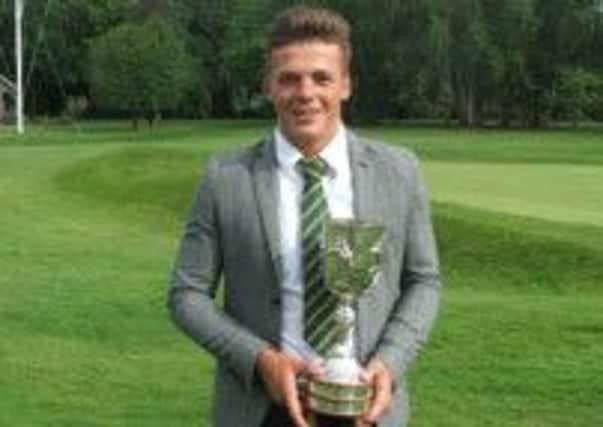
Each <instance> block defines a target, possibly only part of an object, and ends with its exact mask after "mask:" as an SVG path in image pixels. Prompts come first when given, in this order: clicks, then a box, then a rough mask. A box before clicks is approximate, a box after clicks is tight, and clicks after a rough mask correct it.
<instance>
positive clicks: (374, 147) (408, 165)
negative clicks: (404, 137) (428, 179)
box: [356, 137, 419, 173]
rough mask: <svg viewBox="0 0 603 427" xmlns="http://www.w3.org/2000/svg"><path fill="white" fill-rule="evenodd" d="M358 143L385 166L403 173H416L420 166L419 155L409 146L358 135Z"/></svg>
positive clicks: (368, 154) (369, 155)
mask: <svg viewBox="0 0 603 427" xmlns="http://www.w3.org/2000/svg"><path fill="white" fill-rule="evenodd" d="M356 144H358V146H359V147H360V148H361V150H362V151H363V152H364V153H365V155H366V156H368V157H370V158H371V159H372V160H373V161H375V162H377V163H379V164H381V165H382V166H384V167H388V168H394V169H398V170H400V171H402V172H403V173H414V171H416V170H417V169H418V167H419V159H418V157H417V155H416V154H415V153H414V152H413V151H412V150H410V149H409V148H407V147H404V146H398V145H391V144H387V143H385V142H382V141H379V140H374V139H369V138H364V137H356Z"/></svg>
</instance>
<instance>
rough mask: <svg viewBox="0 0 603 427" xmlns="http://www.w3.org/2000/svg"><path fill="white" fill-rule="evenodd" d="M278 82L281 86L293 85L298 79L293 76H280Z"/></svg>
mask: <svg viewBox="0 0 603 427" xmlns="http://www.w3.org/2000/svg"><path fill="white" fill-rule="evenodd" d="M278 80H279V82H280V83H281V84H285V85H290V84H293V83H295V82H296V81H297V80H298V79H297V76H296V75H295V74H282V75H281V76H280V77H279V79H278Z"/></svg>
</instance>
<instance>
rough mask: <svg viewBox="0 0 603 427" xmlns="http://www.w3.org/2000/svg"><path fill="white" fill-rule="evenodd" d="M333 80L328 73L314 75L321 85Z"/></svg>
mask: <svg viewBox="0 0 603 427" xmlns="http://www.w3.org/2000/svg"><path fill="white" fill-rule="evenodd" d="M331 80H333V79H332V78H331V76H330V75H328V74H326V73H316V74H315V75H314V81H315V82H316V83H318V84H321V85H324V84H328V83H330V82H331Z"/></svg>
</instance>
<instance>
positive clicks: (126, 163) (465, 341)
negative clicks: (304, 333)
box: [0, 123, 603, 427]
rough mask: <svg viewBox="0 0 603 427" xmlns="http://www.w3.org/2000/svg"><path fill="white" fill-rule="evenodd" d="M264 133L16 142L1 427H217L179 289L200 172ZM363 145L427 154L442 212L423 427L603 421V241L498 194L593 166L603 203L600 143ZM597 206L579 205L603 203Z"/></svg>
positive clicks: (432, 133) (595, 228) (68, 134)
mask: <svg viewBox="0 0 603 427" xmlns="http://www.w3.org/2000/svg"><path fill="white" fill-rule="evenodd" d="M264 132H265V124H261V123H260V124H255V125H253V126H247V125H241V124H238V123H228V124H222V123H210V124H205V123H201V124H195V123H179V124H177V125H171V124H167V125H165V126H164V127H162V128H161V129H159V130H155V131H143V132H140V133H139V134H138V135H136V134H133V133H131V132H129V131H128V130H127V129H123V125H122V124H114V123H110V124H84V125H83V126H81V127H80V128H79V129H65V128H50V129H46V130H44V129H34V132H33V133H32V134H31V135H29V136H28V137H27V138H28V139H26V140H24V141H19V142H18V143H16V139H11V140H10V141H8V140H4V141H2V142H0V171H1V173H0V200H1V201H2V211H1V212H2V213H1V215H2V220H1V221H0V236H2V239H0V269H1V270H2V272H3V274H2V275H1V276H0V324H1V325H2V327H1V328H0V366H2V375H1V376H0V425H2V426H4V425H7V426H23V427H25V426H46V425H48V426H74V425H78V426H79V425H81V426H138V425H140V426H174V427H177V426H192V425H199V421H200V420H201V422H202V425H208V419H209V412H208V410H209V409H208V408H209V401H210V397H211V375H212V372H213V364H212V362H211V358H210V357H209V356H207V355H206V354H205V353H204V352H202V351H198V350H197V349H196V348H195V346H194V345H193V344H191V343H190V342H188V340H187V339H185V338H184V337H182V336H181V335H180V334H179V333H178V332H176V331H175V330H174V328H173V327H172V325H171V324H170V322H169V320H168V316H167V312H166V310H165V308H164V296H165V289H166V285H165V283H166V278H167V275H168V272H169V269H170V264H171V261H172V258H173V255H174V252H175V248H176V245H177V241H178V238H179V233H180V231H181V227H182V221H183V219H184V218H185V216H186V211H187V206H188V203H189V199H190V194H191V192H192V190H193V188H194V185H195V182H196V179H197V176H198V174H199V172H200V169H201V168H202V165H203V164H204V162H205V161H206V160H207V158H208V156H209V155H210V154H211V153H213V152H214V151H216V150H218V149H223V148H225V147H230V146H234V145H238V144H240V143H243V142H247V141H248V140H249V139H250V138H256V137H257V136H259V135H261V134H262V133H264ZM363 133H367V134H375V133H378V134H379V135H380V136H381V137H382V138H383V139H385V140H388V141H390V142H395V143H401V144H405V145H414V147H415V148H416V149H417V151H419V152H420V153H421V155H422V157H423V158H424V159H426V160H429V161H430V162H427V163H428V164H426V172H427V174H428V178H429V180H430V182H431V188H432V192H433V193H434V194H435V195H436V198H437V199H438V200H441V201H440V202H437V203H435V204H434V206H433V210H434V221H435V226H436V230H437V235H438V240H439V244H440V248H441V255H442V265H443V273H444V278H445V282H446V289H445V293H444V296H443V300H444V301H443V309H442V312H441V316H440V320H439V322H438V324H437V326H436V329H435V331H434V335H433V338H432V340H431V342H430V343H429V345H428V348H427V351H426V352H425V353H424V354H423V355H422V357H421V358H420V360H419V362H418V364H417V365H416V366H415V367H414V369H413V371H412V373H411V388H412V391H413V402H412V403H413V412H414V417H413V426H414V427H420V426H430V427H431V426H442V427H448V426H476V427H477V426H501V427H502V426H566V425H572V426H578V427H580V426H585V427H586V426H595V425H603V403H602V402H603V385H602V384H603V383H601V381H600V380H599V379H600V378H601V377H602V376H603V365H601V363H599V361H600V360H601V359H602V358H603V340H601V336H602V334H603V310H601V309H602V308H603V295H602V288H601V283H602V282H603V269H601V268H600V266H601V265H602V262H603V244H601V242H602V241H603V228H602V227H601V225H600V223H597V222H596V221H586V220H583V218H582V217H581V216H580V215H579V214H578V215H576V216H574V217H573V221H574V222H571V221H568V219H567V218H563V219H564V221H561V222H560V221H553V219H560V218H551V217H550V216H548V215H547V214H545V213H546V212H548V209H550V206H548V205H547V208H546V209H543V210H540V211H539V210H538V209H533V210H532V211H530V212H525V211H522V210H521V209H518V208H521V207H522V206H523V202H517V203H516V205H515V206H516V208H515V209H513V210H506V211H505V210H504V209H502V212H501V211H498V212H495V211H493V210H492V209H493V208H494V209H496V210H498V209H499V208H500V207H499V206H496V207H493V206H491V205H490V201H489V200H490V199H489V197H491V194H490V192H489V191H485V190H484V188H483V186H484V185H491V183H492V181H491V179H492V176H493V175H494V176H495V175H497V172H496V173H494V172H493V170H494V171H497V170H499V169H497V168H503V169H505V168H513V167H519V169H521V170H524V171H525V173H526V174H528V175H529V174H530V173H533V174H546V173H551V172H554V174H553V175H554V176H551V177H550V178H551V179H552V178H555V179H557V180H558V181H557V182H558V183H560V184H559V185H561V186H562V185H563V176H564V173H565V171H566V169H567V170H574V168H575V167H576V166H575V165H583V166H580V168H582V167H584V168H587V169H589V170H590V169H593V170H594V171H595V175H593V177H594V180H595V181H596V182H595V183H590V184H588V185H592V188H593V189H595V190H596V185H597V184H598V182H600V179H599V178H598V175H596V173H600V167H601V160H600V159H603V144H601V143H599V142H597V141H601V140H602V139H601V138H600V136H601V135H600V134H599V135H598V136H599V139H598V140H597V138H595V137H594V136H593V135H594V134H596V132H594V131H592V132H591V131H580V132H576V133H567V132H560V131H551V132H542V133H539V132H528V133H524V132H518V133H511V132H495V131H490V132H475V133H472V132H470V133H467V132H462V131H455V130H442V129H422V128H414V129H403V128H395V127H391V128H382V129H379V130H376V129H368V130H365V131H363ZM11 138H14V137H11ZM522 141H523V143H522ZM534 141H538V142H534ZM549 142H550V145H549ZM563 151H565V153H566V154H567V155H566V156H565V157H566V159H565V160H566V161H567V163H568V164H571V165H574V166H571V167H567V168H565V166H563V165H564V163H565V162H564V160H563V156H561V153H562V152H563ZM526 153H527V154H526ZM539 153H540V154H539ZM497 159H498V162H499V163H500V164H494V163H496V161H497ZM432 160H437V162H431V161H432ZM522 162H523V163H522ZM526 162H527V163H531V166H534V168H532V167H527V166H526ZM479 163H487V164H488V165H487V166H484V165H482V164H479ZM543 163H553V164H554V166H553V165H551V166H550V167H549V166H548V165H543ZM490 166H493V167H494V168H493V169H492V168H490ZM467 167H471V168H474V169H472V170H473V171H474V172H475V173H474V174H470V177H471V178H472V179H470V180H468V181H469V182H467V183H466V185H465V184H464V180H462V179H459V178H460V177H466V176H467V170H466V169H465V168H467ZM434 168H435V169H434ZM436 169H438V170H436ZM505 170H512V169H505ZM516 170H517V169H516ZM434 171H435V172H434ZM438 173H440V174H441V176H438V175H437V174H438ZM448 173H449V174H450V175H451V177H454V176H456V177H457V178H456V183H455V179H453V178H451V179H449V180H447V179H444V178H445V177H446V174H448ZM505 175H506V174H505ZM517 182H519V183H521V182H524V184H525V185H524V186H519V187H518V190H517V192H516V194H514V197H517V198H518V200H519V199H521V198H522V197H523V199H524V200H525V201H527V202H530V201H531V200H532V199H534V198H537V197H539V195H540V190H539V189H538V188H534V186H533V185H535V186H538V187H543V186H544V185H543V183H546V182H547V180H543V181H542V182H538V181H537V180H533V179H517ZM585 182H586V181H585ZM544 187H546V186H544ZM555 187H557V186H555ZM541 189H542V188H541ZM469 191H471V193H474V192H475V193H479V192H480V191H481V194H476V195H473V194H472V195H471V197H472V198H473V197H474V198H476V199H480V200H481V202H480V203H477V204H472V203H467V200H466V198H468V197H469V196H468V195H467V192H469ZM493 191H498V192H500V193H501V194H504V193H505V191H506V189H505V187H504V185H502V184H501V186H500V188H496V189H495V190H493ZM449 194H455V195H456V196H455V197H454V198H451V199H447V198H446V197H443V196H446V195H449ZM568 194H569V193H568ZM580 194H586V193H579V192H578V193H577V194H576V195H574V196H575V199H572V200H573V201H572V202H571V204H572V205H576V206H574V207H575V208H576V212H578V211H581V209H578V208H579V207H585V206H590V205H588V203H590V202H588V201H587V199H588V197H586V196H585V198H584V199H582V198H581V197H580ZM441 196H442V197H441ZM595 196H596V194H595ZM542 197H544V198H545V199H546V200H547V201H548V203H549V204H551V203H552V205H555V203H554V202H555V200H554V197H551V198H550V199H549V198H548V197H549V196H548V195H547V194H543V195H542ZM589 197H590V196H589ZM588 200H590V199H588ZM593 200H594V199H593ZM597 203H598V202H597ZM562 205H563V204H559V205H558V207H559V208H561V207H562ZM484 207H487V208H490V210H485V209H483V208H484ZM545 211H546V212H545ZM510 212H513V213H519V214H523V216H522V215H516V214H510ZM526 214H529V215H526ZM547 218H548V219H547Z"/></svg>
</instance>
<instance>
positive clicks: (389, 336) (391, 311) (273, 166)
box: [168, 6, 440, 427]
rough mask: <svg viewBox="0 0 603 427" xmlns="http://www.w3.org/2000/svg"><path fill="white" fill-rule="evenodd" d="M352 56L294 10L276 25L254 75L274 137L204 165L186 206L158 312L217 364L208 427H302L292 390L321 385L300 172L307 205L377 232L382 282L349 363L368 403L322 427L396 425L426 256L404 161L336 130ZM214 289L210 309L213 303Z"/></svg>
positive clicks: (428, 308) (435, 290)
mask: <svg viewBox="0 0 603 427" xmlns="http://www.w3.org/2000/svg"><path fill="white" fill-rule="evenodd" d="M351 56H352V49H351V46H350V28H349V25H348V23H347V22H346V21H345V20H344V19H343V18H342V17H341V16H339V15H337V14H335V13H333V12H331V11H328V10H325V9H317V8H309V7H305V6H303V7H294V8H291V9H288V10H286V11H285V12H283V13H282V14H280V15H279V16H278V17H277V18H276V19H275V21H274V22H273V25H272V28H271V32H270V35H269V46H268V51H267V59H266V62H267V63H266V68H267V70H266V75H265V91H266V94H267V96H268V98H269V99H270V100H271V101H272V103H273V105H274V108H275V110H276V114H277V117H278V124H277V126H276V129H275V131H274V134H273V135H272V136H271V137H269V138H267V139H266V140H265V141H262V142H260V143H259V144H257V145H254V146H252V147H248V148H244V149H243V150H241V151H239V152H236V153H233V154H230V155H225V156H222V157H220V158H217V159H214V160H212V161H211V162H210V163H209V165H208V166H207V167H206V170H205V174H204V178H203V180H202V182H201V184H200V186H199V188H198V190H197V192H196V194H195V197H194V201H193V207H192V212H191V216H190V219H189V221H188V223H187V224H186V228H185V233H184V237H183V239H182V244H181V249H180V253H179V256H178V258H177V261H176V264H175V268H174V273H173V277H172V281H171V287H170V292H169V303H168V304H169V309H170V311H171V313H172V316H173V319H174V320H175V322H176V323H177V324H178V325H179V326H180V327H181V328H182V329H183V331H184V332H185V333H186V334H187V335H189V336H190V337H191V338H192V339H194V340H195V341H196V342H197V343H199V344H200V345H201V346H203V347H204V348H205V349H207V350H208V351H210V352H211V353H212V354H214V355H215V356H216V358H217V361H218V366H217V374H216V375H217V378H216V384H215V395H214V399H215V401H214V412H213V422H214V425H216V426H219V427H237V426H241V427H243V426H250V427H253V426H264V427H266V426H287V425H295V426H297V427H304V426H307V425H309V424H308V419H307V412H306V408H304V405H303V404H302V402H301V401H300V398H299V394H298V390H297V387H296V380H297V379H298V377H300V376H307V375H308V376H311V375H321V374H322V370H321V360H322V359H321V353H320V352H319V351H318V350H317V347H316V345H315V344H312V341H311V339H310V338H309V336H308V335H306V334H307V325H304V317H308V314H307V313H306V314H305V313H304V310H305V309H307V308H308V306H309V304H310V303H307V302H305V300H304V294H305V293H307V292H306V289H308V283H307V282H308V280H309V279H307V274H309V273H308V271H307V269H308V265H307V264H308V262H307V259H308V258H307V253H306V247H305V246H304V245H306V244H307V242H306V240H305V238H306V234H305V233H307V228H306V227H307V224H305V222H304V221H306V218H307V214H308V213H307V212H308V211H304V206H303V205H304V203H305V201H306V200H307V197H312V196H309V195H308V194H309V193H306V189H307V186H308V182H309V180H310V175H308V173H307V170H306V169H305V168H306V164H309V163H312V162H313V164H314V165H321V166H320V168H321V171H320V175H319V176H318V178H317V180H316V181H315V182H314V183H315V185H316V187H315V189H316V191H318V193H319V194H320V197H319V199H320V200H319V202H317V203H318V205H320V204H321V203H322V204H323V206H324V209H325V210H328V213H329V214H330V215H331V216H333V217H340V218H358V219H362V220H367V221H372V222H379V223H380V224H382V225H383V226H384V227H385V243H384V249H383V256H382V265H381V271H382V274H381V276H380V278H379V280H377V281H375V283H373V284H372V286H371V287H370V288H369V290H367V292H365V294H364V295H363V296H362V298H361V299H360V301H359V302H358V306H357V313H358V315H357V317H358V334H357V335H358V336H357V347H358V348H357V353H358V359H359V360H360V362H361V363H363V365H364V367H365V368H364V372H363V379H364V380H365V381H366V382H367V383H368V384H370V385H371V386H372V387H373V388H374V398H373V399H372V402H371V404H370V408H369V409H368V411H367V412H366V413H365V414H364V415H363V416H361V417H360V418H358V419H357V420H354V421H353V422H352V423H349V424H346V423H339V424H337V423H330V424H329V425H361V426H363V425H375V424H376V425H379V426H401V425H404V424H405V423H406V420H407V418H408V401H407V394H406V387H405V383H404V374H405V372H406V371H407V369H408V367H409V365H410V364H411V362H412V360H413V359H414V357H415V355H416V353H417V351H418V349H419V347H420V346H421V344H422V343H423V342H424V341H425V340H426V338H427V336H428V334H429V330H430V328H431V325H432V323H433V320H434V318H435V315H436V311H437V307H438V301H439V288H440V280H439V274H438V265H437V255H436V249H435V243H434V238H433V233H432V227H431V222H430V217H429V208H428V201H427V194H426V191H425V189H424V187H423V185H422V183H421V181H420V176H419V172H418V170H417V169H418V167H417V162H416V160H415V158H414V157H413V156H412V155H411V154H409V153H408V152H406V151H402V150H396V149H394V148H391V147H388V146H384V145H380V144H374V143H371V144H367V143H365V142H363V141H361V140H360V138H358V137H357V136H355V135H354V134H353V133H351V132H349V131H348V130H347V129H346V128H345V127H344V126H343V124H342V120H341V115H342V111H341V109H342V103H343V102H345V101H346V100H347V99H348V98H349V96H350V94H351V83H350V61H351ZM312 194H316V193H312ZM317 200H318V199H317ZM302 235H303V236H304V238H303V239H302V237H301V236H302ZM316 283H320V280H318V281H317V282H316ZM220 284H222V285H223V287H224V304H223V308H220V307H219V306H218V305H217V304H216V303H215V301H214V297H215V293H216V290H217V288H218V286H219V285H220ZM308 292H309V291H308ZM318 292H321V290H320V289H319V290H318ZM321 299H322V298H321ZM306 320H307V319H306Z"/></svg>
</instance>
